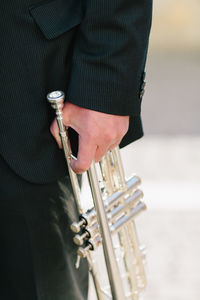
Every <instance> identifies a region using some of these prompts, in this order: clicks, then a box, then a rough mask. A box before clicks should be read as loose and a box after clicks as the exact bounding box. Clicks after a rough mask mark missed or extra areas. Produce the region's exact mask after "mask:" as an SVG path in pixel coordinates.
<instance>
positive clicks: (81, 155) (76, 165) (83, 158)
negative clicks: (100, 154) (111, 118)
mask: <svg viewBox="0 0 200 300" xmlns="http://www.w3.org/2000/svg"><path fill="white" fill-rule="evenodd" d="M96 149H97V146H96V145H95V144H94V143H93V142H92V141H87V140H86V139H85V138H82V137H81V136H79V148H78V157H77V160H72V161H71V168H72V169H73V171H74V172H75V173H76V174H81V173H83V172H84V171H86V170H88V169H89V167H90V165H91V163H92V160H93V158H94V157H95V152H96Z"/></svg>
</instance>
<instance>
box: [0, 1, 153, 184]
mask: <svg viewBox="0 0 200 300" xmlns="http://www.w3.org/2000/svg"><path fill="white" fill-rule="evenodd" d="M150 23H151V0H109V1H107V0H84V1H81V0H76V1H75V0H43V1H37V0H15V1H14V0H10V1H6V0H2V1H1V2H0V28H1V35H0V45H1V47H0V89H1V93H0V104H1V110H0V154H1V155H2V156H3V157H4V159H5V160H6V161H7V163H8V164H9V165H10V166H11V168H12V169H13V170H14V171H15V172H16V173H17V174H19V175H20V176H22V177H23V178H25V179H26V180H29V181H31V182H38V183H43V182H50V181H53V180H55V179H57V178H59V177H62V176H63V175H64V173H65V172H66V171H65V164H64V160H63V154H62V152H61V151H59V150H58V149H57V146H56V143H55V142H54V140H53V138H52V137H51V135H50V133H49V125H50V123H51V121H52V119H53V118H54V115H53V111H52V110H51V108H50V107H49V105H48V104H47V103H46V99H45V97H46V94H47V93H48V92H49V91H52V90H54V89H62V90H64V91H65V93H66V94H67V95H68V100H69V101H71V102H73V103H74V104H77V105H80V106H83V107H87V108H90V109H95V110H99V111H103V112H106V113H112V114H120V115H131V116H132V119H133V122H131V125H130V131H129V133H128V135H127V136H126V137H125V139H124V144H123V145H125V144H127V143H128V142H130V141H133V140H135V139H137V138H139V137H141V135H142V128H141V121H140V116H139V115H140V105H141V101H140V97H139V92H140V86H141V76H142V72H143V69H144V65H145V59H146V50H147V44H148V35H149V29H150Z"/></svg>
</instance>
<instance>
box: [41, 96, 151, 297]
mask: <svg viewBox="0 0 200 300" xmlns="http://www.w3.org/2000/svg"><path fill="white" fill-rule="evenodd" d="M64 98H65V95H64V93H63V92H62V91H54V92H51V93H49V94H48V95H47V99H48V101H49V102H50V104H51V106H52V107H53V108H54V109H55V112H56V119H57V123H58V127H59V131H60V136H61V140H62V146H63V151H64V155H65V158H66V162H67V165H68V170H69V175H70V179H71V184H72V188H73V192H74V197H75V200H76V203H77V207H78V210H79V213H80V218H79V221H77V222H74V223H73V224H71V230H72V231H73V232H74V233H75V236H74V243H75V244H76V245H77V246H78V250H77V263H76V267H78V266H79V264H80V259H81V258H85V257H86V258H87V259H88V263H89V270H90V272H91V275H92V278H93V282H94V287H95V290H96V295H97V299H98V300H105V299H113V300H125V299H131V300H138V299H139V295H140V293H141V292H142V291H143V290H144V288H145V285H146V277H145V271H144V253H143V250H142V249H141V247H140V246H139V241H138V236H137V232H136V228H135V222H134V218H135V216H136V215H138V214H139V213H140V212H141V211H142V210H144V209H146V205H145V204H144V202H143V201H142V198H143V193H142V191H141V190H139V189H138V186H139V185H140V183H141V181H140V179H139V177H137V176H132V177H131V178H129V179H128V180H126V179H125V175H124V169H123V165H122V161H121V156H120V151H119V148H118V147H116V148H115V149H114V150H112V151H108V152H107V153H106V155H105V156H104V157H103V159H102V160H101V161H100V162H99V163H98V164H95V163H94V162H92V164H91V166H90V168H89V170H88V171H87V176H88V181H89V183H90V189H91V194H92V198H93V207H91V208H90V209H87V210H86V211H85V212H84V210H83V208H82V204H81V197H80V196H81V191H80V187H79V184H78V179H77V176H76V174H75V173H74V172H73V170H72V169H71V167H70V161H71V159H76V158H75V157H74V156H73V155H72V152H71V149H70V145H69V141H68V136H67V131H66V128H65V126H64V124H63V117H62V108H63V105H64ZM101 248H103V253H104V259H103V258H102V256H100V258H99V256H98V255H99V251H100V249H101ZM99 261H100V266H98V263H99ZM102 261H103V263H104V264H105V266H106V270H107V277H108V282H107V283H105V278H104V277H105V275H104V274H103V276H102V265H103V263H102ZM99 268H101V271H99V270H98V269H99ZM102 277H103V278H102Z"/></svg>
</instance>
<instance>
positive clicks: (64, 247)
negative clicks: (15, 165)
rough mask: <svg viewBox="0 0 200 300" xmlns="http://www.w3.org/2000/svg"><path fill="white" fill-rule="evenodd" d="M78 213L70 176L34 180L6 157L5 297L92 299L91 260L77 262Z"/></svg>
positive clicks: (0, 207)
mask: <svg viewBox="0 0 200 300" xmlns="http://www.w3.org/2000/svg"><path fill="white" fill-rule="evenodd" d="M76 218H77V211H76V206H75V205H74V199H73V197H72V190H71V185H70V181H69V178H68V176H66V177H65V178H62V179H60V180H58V181H56V182H53V183H50V184H41V185H39V184H32V183H29V182H26V181H25V180H23V179H22V178H20V177H19V176H17V175H16V174H15V173H14V172H13V171H12V170H11V169H10V168H9V167H8V165H7V164H6V163H5V162H4V160H3V159H2V158H1V157H0V300H86V299H87V290H88V266H87V263H86V261H85V260H82V262H81V265H80V269H79V270H76V269H75V267H74V264H75V261H76V250H77V249H76V246H74V245H73V242H72V237H73V234H72V233H71V231H70V229H69V225H70V223H71V222H72V221H74V220H76Z"/></svg>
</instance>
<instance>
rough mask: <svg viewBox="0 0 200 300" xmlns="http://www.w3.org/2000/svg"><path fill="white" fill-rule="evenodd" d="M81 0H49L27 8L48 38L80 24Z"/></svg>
mask: <svg viewBox="0 0 200 300" xmlns="http://www.w3.org/2000/svg"><path fill="white" fill-rule="evenodd" d="M81 3H82V1H81V0H49V1H47V0H46V1H43V2H40V3H39V4H36V5H33V6H31V7H30V8H29V11H30V14H31V16H32V17H33V19H34V21H35V22H36V24H37V25H38V27H39V28H40V30H41V31H42V33H43V34H44V36H45V37H46V38H47V39H48V40H50V39H53V38H56V37H58V36H60V35H61V34H63V33H64V32H66V31H68V30H70V29H72V28H73V27H75V26H76V25H78V24H80V22H81V19H82V5H81Z"/></svg>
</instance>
